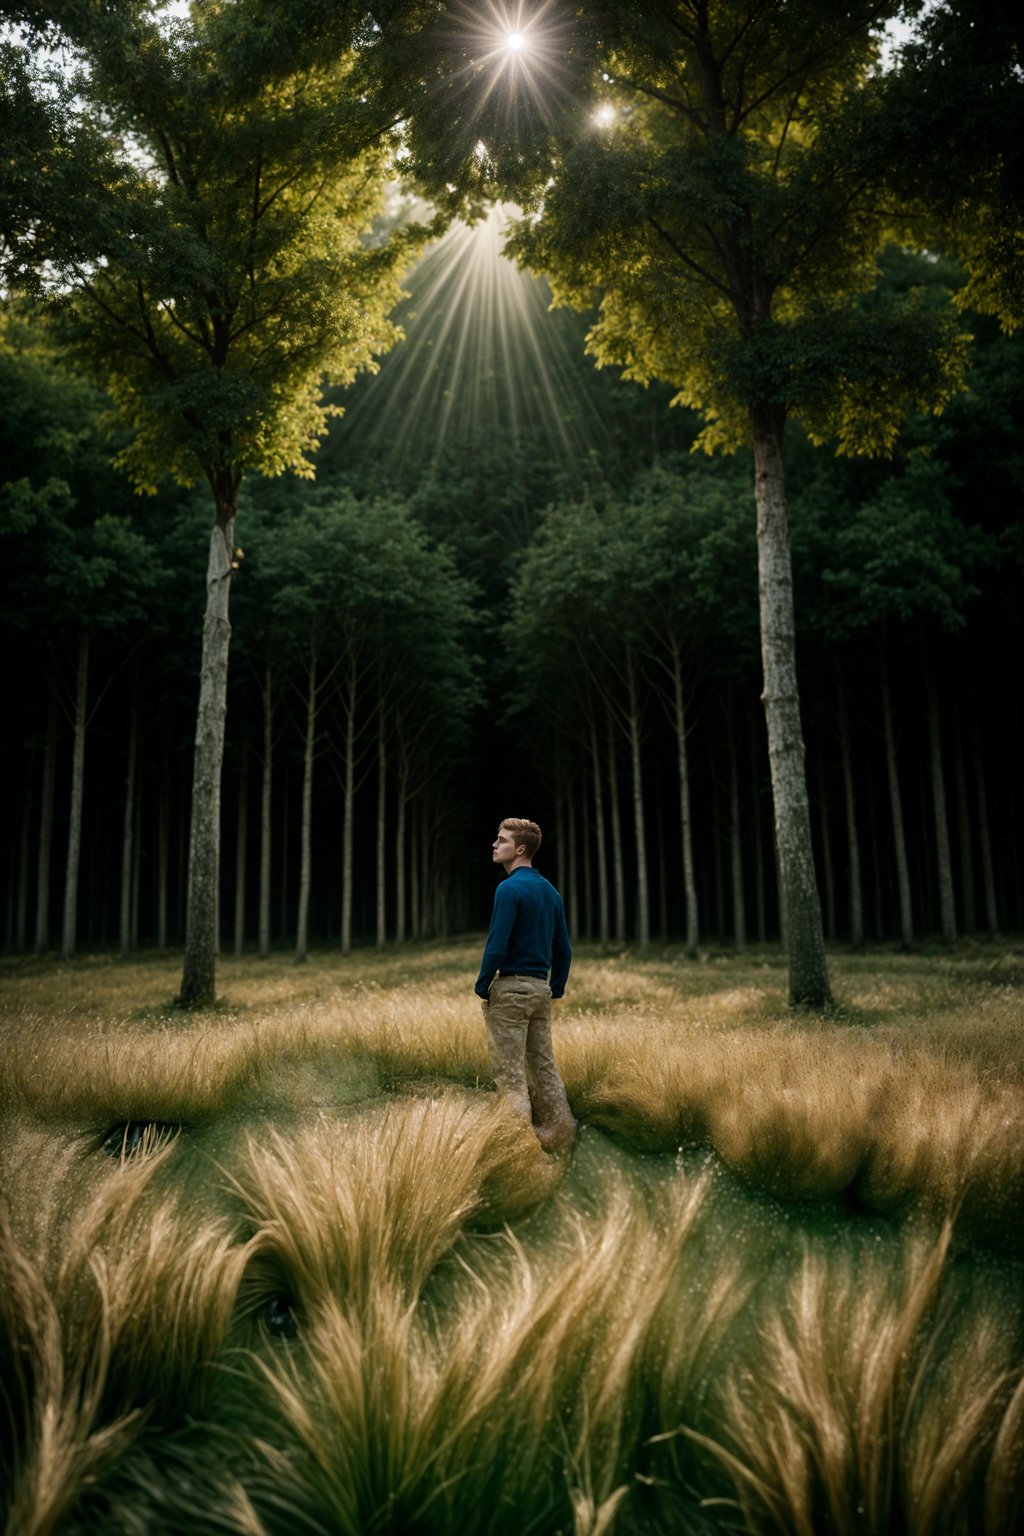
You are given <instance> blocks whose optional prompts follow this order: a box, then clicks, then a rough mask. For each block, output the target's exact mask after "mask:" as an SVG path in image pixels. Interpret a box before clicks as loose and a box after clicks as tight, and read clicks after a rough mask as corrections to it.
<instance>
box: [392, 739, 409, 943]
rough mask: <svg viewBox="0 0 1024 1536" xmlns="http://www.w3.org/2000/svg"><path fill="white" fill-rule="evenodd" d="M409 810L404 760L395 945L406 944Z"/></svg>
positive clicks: (399, 801)
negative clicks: (406, 844)
mask: <svg viewBox="0 0 1024 1536" xmlns="http://www.w3.org/2000/svg"><path fill="white" fill-rule="evenodd" d="M408 808H409V768H408V764H407V763H406V762H405V761H404V760H402V762H401V767H400V770H399V775H398V791H397V801H396V805H395V943H396V944H404V943H405V884H406V873H405V837H406V822H407V816H408Z"/></svg>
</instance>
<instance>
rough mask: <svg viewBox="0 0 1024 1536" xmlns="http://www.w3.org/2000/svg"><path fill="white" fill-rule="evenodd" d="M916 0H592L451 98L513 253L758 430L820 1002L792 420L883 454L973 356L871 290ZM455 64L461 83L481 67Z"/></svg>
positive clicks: (778, 699) (801, 970)
mask: <svg viewBox="0 0 1024 1536" xmlns="http://www.w3.org/2000/svg"><path fill="white" fill-rule="evenodd" d="M439 9H440V10H442V11H444V12H446V13H447V12H449V11H451V12H452V13H453V14H452V15H449V14H446V15H445V17H444V20H443V22H441V21H437V22H436V23H435V26H434V28H433V35H434V36H436V37H442V35H443V37H445V38H446V37H448V36H450V34H451V32H452V30H453V26H454V25H455V21H456V18H457V13H458V7H457V6H451V7H440V8H439ZM900 9H901V7H900V5H899V4H898V3H897V0H889V3H878V0H859V3H857V4H855V5H852V6H843V7H841V8H836V7H835V6H834V5H832V4H831V3H828V0H799V3H797V4H794V3H792V0H765V3H763V4H759V5H757V6H754V7H751V6H750V5H748V4H746V3H740V0H675V3H672V4H667V5H664V6H659V7H657V8H656V9H655V10H654V11H652V10H650V9H649V8H642V9H638V8H637V7H635V6H633V5H627V4H623V3H619V0H613V3H600V0H597V3H591V4H587V5H583V6H580V7H579V8H577V9H576V10H575V11H574V12H573V13H572V15H569V13H567V12H566V13H559V15H560V17H561V18H562V20H561V23H560V24H561V25H562V26H563V28H564V32H563V35H560V36H559V37H558V38H557V39H556V38H554V37H553V36H551V35H545V28H544V21H543V18H541V19H539V20H538V22H537V24H536V27H535V28H534V29H533V31H532V32H531V31H530V29H529V28H528V29H527V30H526V36H525V43H524V47H523V49H522V50H521V52H522V54H523V61H522V65H521V88H520V90H519V91H518V93H517V92H516V91H514V90H513V89H511V87H509V88H508V89H504V90H503V89H499V88H498V86H497V85H496V83H495V81H494V80H493V79H491V80H488V81H486V84H487V85H488V86H489V90H488V91H487V92H485V90H484V86H483V84H481V85H479V87H478V101H477V110H476V113H475V115H474V114H472V113H470V112H469V111H468V110H467V111H464V112H463V113H462V114H461V115H460V116H458V118H457V125H456V129H457V131H456V130H453V133H452V135H451V147H450V149H449V152H448V154H447V156H445V157H444V158H445V164H446V166H447V167H448V168H449V169H448V172H447V174H448V175H449V180H450V181H452V182H454V181H455V178H454V176H453V175H452V174H451V171H450V165H451V161H452V159H453V157H454V156H455V155H456V153H457V149H456V142H455V141H456V140H457V139H458V137H459V134H460V133H465V132H466V131H467V130H466V128H465V126H464V124H465V122H466V119H469V121H471V122H472V124H473V129H474V131H475V134H476V139H477V142H478V143H479V144H481V145H482V146H483V148H482V149H481V150H480V151H479V152H478V169H477V172H476V175H477V179H478V182H482V183H484V184H485V185H486V184H487V181H488V177H490V178H491V180H492V183H493V184H496V185H499V186H502V187H504V188H506V189H507V190H515V191H517V192H518V193H519V194H520V195H521V196H523V197H524V198H525V199H527V201H528V202H529V203H530V204H531V206H530V213H529V217H528V218H527V219H526V220H525V221H524V223H523V224H522V225H521V227H520V230H519V233H518V235H517V236H516V238H515V240H514V241H513V248H514V250H515V252H516V254H517V255H518V256H519V257H520V259H522V260H523V261H525V262H526V263H527V264H528V265H530V266H531V267H533V268H535V269H537V270H540V271H543V272H545V273H546V274H548V276H549V278H550V279H551V282H552V285H553V287H554V292H555V297H556V300H557V301H560V302H564V303H569V304H572V305H575V306H577V307H580V308H590V307H592V306H593V304H594V302H595V299H596V300H598V301H599V303H600V312H599V317H598V320H597V322H596V324H595V325H594V326H593V328H592V330H591V332H590V340H589V347H590V349H591V351H592V352H593V353H594V354H595V356H597V358H598V359H599V361H602V362H605V363H614V364H617V365H620V366H622V367H624V369H625V371H626V376H627V377H630V378H634V379H639V380H648V379H662V380H666V381H668V382H670V383H672V384H674V385H675V386H676V388H677V391H678V394H677V399H678V401H679V402H680V403H684V404H688V405H690V406H693V407H695V408H696V409H698V410H699V411H701V412H702V413H703V415H704V417H705V420H706V423H707V424H706V427H705V430H704V433H703V434H702V438H701V439H700V441H701V444H702V446H704V447H706V448H708V449H709V450H711V449H714V448H726V449H728V448H732V447H735V446H736V445H737V444H739V443H741V442H748V443H750V444H751V445H752V447H753V450H754V461H755V475H754V482H755V495H756V503H757V530H758V548H759V558H760V601H761V636H762V665H763V672H764V704H765V712H766V718H767V724H768V736H769V749H770V758H771V768H772V784H773V791H774V801H775V818H776V834H777V845H778V853H779V861H780V871H781V883H782V892H783V901H784V907H785V928H786V933H787V940H788V949H789V966H790V997H791V1000H792V1001H793V1002H794V1003H808V1004H812V1005H819V1006H820V1005H822V1004H824V1003H826V1002H827V1001H828V998H829V983H828V972H827V967H826V963H825V955H824V943H823V937H822V925H821V912H820V905H819V901H818V895H817V888H816V883H815V877H814V864H813V856H812V848H811V830H810V818H809V810H808V803H807V789H806V778H805V773H804V761H803V756H804V751H803V739H802V731H801V724H800V712H799V694H798V688H797V680H796V665H795V647H794V618H793V604H792V576H791V567H790V553H789V532H788V524H787V515H786V496H785V480H784V472H783V454H782V447H783V433H784V428H785V424H786V421H787V418H788V417H790V416H798V417H800V418H802V420H803V422H804V424H805V426H806V428H807V430H808V431H810V432H811V433H812V435H813V436H814V437H815V438H817V439H819V440H821V441H824V440H827V439H830V438H836V439H837V440H838V444H839V447H840V449H841V450H842V451H845V452H869V451H873V450H885V449H887V448H889V447H890V446H891V444H892V442H893V440H894V438H895V435H896V432H897V430H898V423H899V420H900V418H901V415H902V413H903V412H904V410H905V409H906V408H907V407H908V406H910V405H918V406H920V407H922V408H934V407H937V406H940V405H941V404H942V403H943V402H944V400H945V399H946V398H948V396H949V394H950V392H951V390H952V389H953V388H954V387H955V384H956V382H957V380H958V377H959V372H960V368H961V366H962V358H963V344H962V342H961V341H960V340H958V338H957V334H956V331H955V327H954V325H953V324H952V322H951V321H949V320H948V319H946V318H945V317H943V316H940V315H937V314H934V313H931V312H926V311H922V310H920V309H918V308H916V307H915V306H914V305H913V304H912V303H903V304H897V303H888V304H885V303H882V302H881V301H880V300H879V299H877V298H876V297H874V296H872V298H871V301H870V302H865V301H864V299H863V296H864V295H865V294H866V293H868V292H870V290H871V289H872V287H873V283H874V257H875V253H876V251H877V250H878V248H879V245H880V243H881V241H882V239H883V237H884V235H885V233H886V229H887V225H886V219H887V218H888V217H889V215H888V214H887V213H886V212H885V211H884V207H883V200H882V199H881V198H880V197H879V195H878V194H879V182H880V178H881V175H882V172H883V170H884V149H883V138H884V136H883V135H881V134H880V133H879V132H878V131H877V126H876V114H875V113H874V112H873V111H872V107H873V104H874V99H875V94H876V92H877V89H878V88H877V87H876V86H874V85H873V84H872V80H871V76H870V70H871V66H872V65H873V63H874V62H875V59H876V56H877V34H878V30H879V29H880V28H881V27H882V25H883V24H884V23H885V22H886V21H887V20H888V19H889V18H890V17H892V16H894V15H896V14H897V13H898V12H899V10H900ZM532 46H535V47H536V59H537V64H536V66H535V67H532V66H531V64H530V58H529V50H530V48H531V47H532ZM449 51H450V53H452V54H454V53H455V48H454V45H450V49H449ZM498 52H499V49H498V48H497V47H495V53H498ZM439 53H441V54H442V55H443V45H441V44H439ZM478 57H479V56H478ZM556 60H562V61H564V62H563V65H562V67H561V73H560V68H559V65H558V64H557V62H556ZM485 65H486V59H484V60H482V61H480V62H479V63H478V65H477V74H478V75H484V76H486V74H487V71H486V67H485ZM496 67H497V66H495V68H496ZM531 70H532V72H531ZM503 73H504V76H505V77H506V78H507V77H508V75H509V71H508V70H507V69H505V70H504V72H503ZM443 77H444V70H443V67H442V66H441V65H439V64H434V62H433V59H431V62H430V64H429V66H428V67H426V68H425V69H424V70H423V79H424V81H425V85H424V88H423V95H424V105H423V108H422V111H421V113H420V116H419V117H418V118H417V115H416V113H415V112H413V114H412V117H413V146H414V156H413V159H414V163H415V164H416V165H417V166H418V167H420V168H421V169H422V172H423V174H429V172H430V170H431V164H430V160H429V153H428V150H427V147H426V146H430V148H433V147H434V146H435V145H436V140H437V135H436V133H434V132H432V131H431V128H432V122H433V119H432V117H431V112H432V110H435V111H436V106H437V102H438V101H439V100H440V92H439V90H438V89H437V88H436V81H437V80H438V79H439V78H443ZM450 78H453V79H455V80H457V81H459V82H460V84H461V96H462V97H463V98H466V97H468V94H469V92H470V91H471V87H472V82H473V79H474V76H473V72H472V71H471V70H470V69H468V68H465V69H464V70H463V72H462V73H461V74H460V75H456V74H454V73H452V74H451V75H450ZM531 87H533V88H534V89H533V90H532V92H531ZM510 98H511V101H510ZM515 108H519V110H518V113H517V111H516V110H515ZM417 131H420V132H421V133H422V137H423V143H424V148H423V150H422V151H421V152H420V153H419V155H418V156H417V155H416V153H415V151H416V149H417V142H418V141H417V137H416V135H417ZM510 137H511V138H512V139H513V140H515V143H514V144H512V145H510V144H509V142H508V141H509V139H510ZM463 184H465V179H464V183H463Z"/></svg>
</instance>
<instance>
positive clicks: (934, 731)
mask: <svg viewBox="0 0 1024 1536" xmlns="http://www.w3.org/2000/svg"><path fill="white" fill-rule="evenodd" d="M925 698H926V701H927V707H928V754H929V757H930V759H931V777H932V811H933V813H934V817H935V854H936V860H937V863H938V876H939V912H940V917H941V924H942V942H943V943H944V944H949V945H953V944H955V943H956V906H955V903H954V899H953V859H952V855H951V853H950V849H949V823H948V821H947V819H946V779H945V775H944V773H943V771H942V732H941V730H940V726H939V697H938V692H937V690H936V687H935V671H934V668H933V667H932V666H931V665H929V666H928V669H927V671H926V673H925Z"/></svg>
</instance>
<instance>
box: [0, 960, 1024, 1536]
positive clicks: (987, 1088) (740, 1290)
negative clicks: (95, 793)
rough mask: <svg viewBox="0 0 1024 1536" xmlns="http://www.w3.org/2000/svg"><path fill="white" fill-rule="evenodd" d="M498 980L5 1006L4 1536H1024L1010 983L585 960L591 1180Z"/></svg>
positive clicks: (933, 970)
mask: <svg viewBox="0 0 1024 1536" xmlns="http://www.w3.org/2000/svg"><path fill="white" fill-rule="evenodd" d="M476 956H477V947H476V946H475V945H474V946H470V945H452V946H447V947H441V946H438V947H436V948H434V949H428V950H425V951H422V952H419V953H416V952H412V951H410V952H400V951H389V952H386V953H384V954H382V955H380V956H377V955H372V956H371V955H367V954H363V955H355V956H352V957H350V958H349V959H347V960H342V959H341V958H340V957H336V956H333V955H332V956H323V957H317V956H314V957H313V958H312V959H311V961H310V963H309V965H307V966H306V967H303V968H301V969H296V968H294V967H292V966H291V965H288V964H285V963H283V962H272V963H270V964H269V965H262V966H261V965H260V964H259V963H257V962H255V961H249V960H247V959H246V960H242V961H240V962H230V961H228V962H225V964H224V967H223V971H224V978H225V994H226V1001H225V1003H224V1004H223V1005H222V1006H220V1007H218V1008H217V1009H215V1010H212V1011H211V1012H210V1013H208V1014H198V1015H192V1014H190V1015H188V1016H182V1015H180V1014H175V1013H172V1012H170V1011H166V1012H165V1011H164V1005H163V1002H162V1000H163V999H165V998H166V997H167V996H168V994H169V991H170V986H169V984H168V983H169V980H170V978H171V977H172V976H173V972H174V964H173V962H167V963H164V962H160V961H155V960H154V961H140V962H137V963H134V964H132V965H130V966H128V967H119V966H117V965H114V964H108V963H104V962H97V963H84V964H82V965H80V966H76V967H71V968H59V967H56V966H53V965H51V966H49V967H46V966H40V965H38V964H36V963H29V964H26V965H23V966H18V965H12V966H8V967H7V968H6V971H5V975H4V981H5V983H6V986H5V1002H6V1010H5V1017H4V1019H3V1027H2V1033H0V1094H2V1098H0V1104H2V1110H3V1116H2V1121H0V1178H2V1188H3V1194H4V1199H5V1201H6V1204H7V1205H8V1207H9V1213H10V1214H9V1219H8V1222H7V1224H6V1225H5V1226H4V1228H3V1231H2V1234H0V1266H2V1270H3V1273H2V1275H0V1363H2V1365H3V1371H4V1381H5V1385H7V1384H8V1383H10V1385H7V1391H6V1397H5V1398H4V1401H3V1407H2V1410H0V1416H2V1415H6V1419H7V1423H6V1425H3V1424H0V1444H2V1445H7V1446H12V1447H13V1451H5V1452H0V1455H2V1456H6V1458H7V1459H6V1460H5V1461H4V1462H3V1464H2V1466H0V1472H2V1477H0V1497H2V1499H3V1500H4V1501H5V1502H4V1504H3V1506H2V1519H0V1525H2V1524H3V1521H6V1528H7V1529H10V1530H12V1531H14V1530H17V1531H18V1532H19V1536H20V1533H25V1536H43V1533H44V1532H47V1533H55V1536H60V1533H64V1536H85V1533H86V1532H91V1531H95V1530H99V1529H102V1530H104V1531H109V1532H111V1533H114V1536H117V1533H122V1532H123V1533H127V1532H129V1531H131V1532H137V1531H139V1530H160V1531H165V1532H170V1533H174V1532H181V1533H182V1536H184V1533H185V1532H186V1531H187V1532H193V1531H207V1530H208V1531H217V1532H235V1533H246V1536H293V1533H309V1536H314V1533H317V1536H318V1533H320V1532H322V1531H324V1530H330V1531H336V1532H341V1533H352V1536H356V1533H362V1532H365V1531H371V1530H385V1529H390V1530H398V1529H403V1530H407V1529H415V1530H418V1531H427V1532H437V1533H442V1532H456V1531H457V1532H459V1533H464V1532H465V1533H474V1532H479V1533H481V1536H483V1533H484V1532H487V1531H494V1530H505V1529H508V1530H513V1529H514V1530H534V1531H536V1532H538V1533H544V1532H550V1533H552V1536H554V1533H555V1532H556V1531H561V1532H565V1531H569V1530H572V1531H573V1532H574V1533H580V1536H582V1533H590V1536H598V1533H613V1532H614V1533H620V1536H640V1533H645V1536H646V1533H649V1532H659V1531H664V1532H666V1533H667V1532H673V1533H674V1532H677V1531H688V1532H693V1533H696V1536H704V1533H711V1532H719V1531H721V1532H726V1531H729V1532H739V1531H747V1532H753V1533H761V1532H764V1533H768V1532H773V1533H778V1532H780V1531H785V1532H787V1533H789V1532H798V1533H806V1536H817V1533H818V1532H820V1531H822V1530H831V1531H835V1532H838V1533H846V1532H849V1533H850V1536H855V1533H856V1536H860V1533H864V1532H868V1533H871V1532H879V1533H881V1532H886V1533H888V1532H890V1531H892V1530H897V1529H898V1530H900V1531H901V1532H902V1531H906V1532H909V1533H912V1536H926V1533H927V1536H934V1533H938V1532H950V1533H959V1532H964V1533H968V1532H969V1533H970V1536H974V1533H975V1532H984V1533H985V1536H1011V1533H1012V1532H1014V1531H1015V1530H1016V1529H1017V1528H1018V1526H1019V1523H1020V1518H1021V1514H1022V1475H1021V1467H1022V1465H1024V1374H1022V1371H1024V1306H1022V1300H1021V1298H1022V1293H1024V1286H1022V1285H1021V1266H1022V1255H1021V1250H1020V1245H1019V1237H1020V1226H1019V1211H1020V1208H1021V1203H1022V1200H1024V1184H1022V1179H1024V1129H1022V1128H1024V1114H1022V1096H1024V1088H1022V1074H1021V1050H1022V1048H1021V1043H1020V1038H1019V1012H1020V1011H1019V1007H1018V1006H1017V1004H1018V1001H1019V998H1018V995H1017V983H1016V982H1015V980H1014V975H1015V974H1016V973H1015V972H1014V971H1013V969H1012V966H1009V965H1004V966H1002V968H1001V970H1000V966H999V965H997V966H996V967H995V976H996V979H993V971H992V969H991V967H990V965H989V958H991V959H994V958H995V957H989V958H986V960H985V963H984V964H981V963H975V962H974V961H973V960H972V959H971V958H970V957H967V958H965V959H963V960H961V958H960V957H954V960H953V961H952V962H951V963H949V964H946V963H941V964H938V965H936V966H929V965H925V964H922V963H920V962H919V961H918V960H917V959H916V958H913V959H911V960H909V961H904V960H903V959H902V957H878V963H877V968H876V971H875V972H874V973H871V972H870V970H869V968H868V967H867V966H866V965H865V964H864V963H863V962H862V961H861V960H859V959H858V960H857V961H853V962H851V963H850V965H849V967H848V969H845V968H844V966H843V963H842V960H841V959H840V960H839V961H838V963H836V964H835V965H834V970H835V972H836V973H837V975H838V980H839V986H838V990H839V991H840V997H841V1003H840V1007H839V1009H838V1010H837V1014H836V1016H835V1017H834V1018H833V1019H831V1020H824V1021H823V1020H821V1019H819V1018H816V1017H814V1016H805V1015H800V1014H794V1013H791V1012H790V1011H789V1010H788V1009H787V1008H786V1007H785V1002H784V995H785V977H784V974H783V972H782V970H781V967H779V966H778V965H777V964H776V963H775V961H774V957H772V956H768V955H766V956H763V957H759V956H754V957H752V958H751V959H750V960H748V961H746V962H738V961H732V960H727V959H725V958H722V959H716V958H711V959H710V960H709V961H708V962H706V963H704V964H700V965H686V964H683V963H681V962H680V961H679V959H678V957H676V956H675V955H672V954H666V955H663V956H660V957H657V958H655V959H652V960H650V961H646V962H642V963H641V962H637V961H636V960H635V959H633V958H631V957H629V956H622V957H601V956H598V955H596V954H595V955H589V954H587V953H586V952H584V953H583V954H581V955H580V956H579V957H578V961H577V967H576V969H575V970H574V982H575V986H574V989H573V991H572V993H571V994H570V997H569V999H568V1000H567V1001H566V1002H565V1003H564V1004H562V1005H560V1007H559V1010H558V1012H557V1015H556V1023H555V1043H556V1051H557V1053H558V1056H559V1059H560V1062H561V1064H562V1067H563V1069H564V1073H565V1078H566V1084H567V1088H568V1091H569V1095H570V1099H571V1102H572V1104H573V1108H574V1110H575V1112H576V1114H577V1115H578V1116H579V1118H580V1120H581V1131H580V1137H579V1141H578V1143H577V1146H576V1148H575V1150H574V1151H573V1153H572V1154H571V1156H570V1155H567V1154H561V1155H559V1156H557V1157H550V1156H547V1155H545V1154H544V1153H542V1152H541V1151H540V1149H539V1147H538V1145H537V1142H536V1139H535V1137H534V1136H533V1135H532V1133H531V1132H530V1131H529V1130H527V1129H526V1128H525V1127H523V1126H520V1125H518V1124H517V1123H516V1122H515V1121H514V1120H512V1119H511V1118H509V1116H508V1115H507V1114H506V1112H505V1110H504V1109H503V1107H502V1105H501V1104H500V1103H499V1102H498V1101H497V1099H496V1097H495V1096H494V1094H493V1093H492V1092H490V1091H489V1084H490V1079H489V1071H488V1066H487V1059H486V1051H485V1048H484V1042H483V1039H482V1033H483V1032H482V1030H481V1027H480V1024H479V1018H478V1013H477V1010H476V1006H475V1001H474V999H473V998H472V996H471V981H472V976H473V974H475V959H476ZM48 1000H49V1001H48ZM112 1147H116V1148H118V1149H119V1150H118V1154H117V1155H114V1154H113V1152H112V1151H111V1148H112Z"/></svg>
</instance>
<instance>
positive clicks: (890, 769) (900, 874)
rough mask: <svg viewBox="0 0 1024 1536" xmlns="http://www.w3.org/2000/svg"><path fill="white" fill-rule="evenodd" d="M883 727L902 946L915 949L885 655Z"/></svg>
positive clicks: (894, 733) (905, 842)
mask: <svg viewBox="0 0 1024 1536" xmlns="http://www.w3.org/2000/svg"><path fill="white" fill-rule="evenodd" d="M881 666H882V724H883V728H884V730H885V768H886V774H887V776H888V780H889V806H890V809H891V811H892V836H893V851H894V852H895V855H896V880H897V885H898V889H899V902H900V946H901V948H903V949H911V948H912V947H913V943H914V918H913V909H912V903H911V899H910V865H909V864H908V862H907V840H906V835H905V833H904V830H903V798H902V796H901V794H900V779H899V771H898V767H897V762H896V731H895V727H894V725H893V719H892V695H891V693H890V691H889V668H888V664H887V662H886V659H885V652H884V650H883V652H882V658H881Z"/></svg>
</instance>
